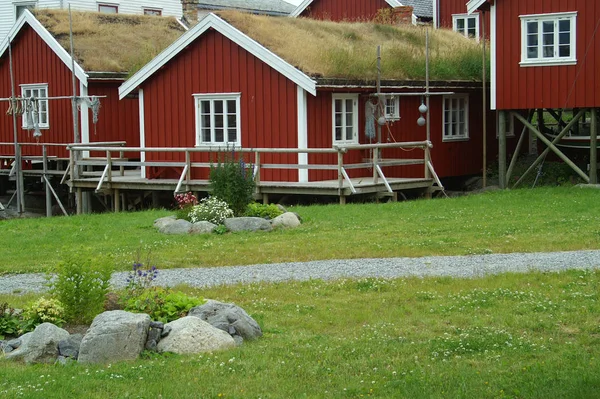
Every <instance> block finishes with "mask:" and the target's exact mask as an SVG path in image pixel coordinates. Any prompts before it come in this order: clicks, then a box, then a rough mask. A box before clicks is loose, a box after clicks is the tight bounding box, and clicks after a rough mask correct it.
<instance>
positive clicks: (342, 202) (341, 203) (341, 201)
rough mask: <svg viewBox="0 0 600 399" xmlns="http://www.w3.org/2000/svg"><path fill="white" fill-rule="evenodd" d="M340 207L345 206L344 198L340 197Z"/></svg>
mask: <svg viewBox="0 0 600 399" xmlns="http://www.w3.org/2000/svg"><path fill="white" fill-rule="evenodd" d="M340 205H346V196H345V195H340Z"/></svg>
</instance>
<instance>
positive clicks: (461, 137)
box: [442, 94, 469, 141]
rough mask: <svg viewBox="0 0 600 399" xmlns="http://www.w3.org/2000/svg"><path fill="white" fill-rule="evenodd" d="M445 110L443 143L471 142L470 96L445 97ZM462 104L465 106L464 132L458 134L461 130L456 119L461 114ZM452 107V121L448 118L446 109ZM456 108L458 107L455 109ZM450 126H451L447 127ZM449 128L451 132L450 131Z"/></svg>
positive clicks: (450, 114) (443, 112)
mask: <svg viewBox="0 0 600 399" xmlns="http://www.w3.org/2000/svg"><path fill="white" fill-rule="evenodd" d="M443 102H444V103H443V110H442V141H466V140H469V95H468V94H454V95H451V96H444V98H443ZM461 102H462V104H463V106H464V128H463V131H462V132H460V131H459V132H456V133H455V130H457V129H459V125H458V123H459V122H458V121H456V117H457V116H459V114H460V107H461ZM448 105H450V112H449V116H450V120H447V118H446V109H447V106H448ZM455 106H456V107H457V108H456V109H455ZM447 124H449V125H447ZM448 128H450V130H449V131H448Z"/></svg>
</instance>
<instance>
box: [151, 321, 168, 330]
mask: <svg viewBox="0 0 600 399" xmlns="http://www.w3.org/2000/svg"><path fill="white" fill-rule="evenodd" d="M150 328H160V329H161V330H162V329H163V328H165V323H163V322H162V321H154V320H152V321H151V322H150Z"/></svg>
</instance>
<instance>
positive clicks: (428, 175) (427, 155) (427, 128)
mask: <svg viewBox="0 0 600 399" xmlns="http://www.w3.org/2000/svg"><path fill="white" fill-rule="evenodd" d="M429 100H430V96H429V29H425V105H426V106H427V112H426V113H425V139H426V140H427V141H429V142H430V141H431V108H430V106H431V104H430V101H429ZM428 148H429V147H428ZM427 162H431V154H430V152H429V151H425V178H426V179H430V178H431V173H430V172H429V168H428V167H427Z"/></svg>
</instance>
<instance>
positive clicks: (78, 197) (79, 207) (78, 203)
mask: <svg viewBox="0 0 600 399" xmlns="http://www.w3.org/2000/svg"><path fill="white" fill-rule="evenodd" d="M82 198H83V195H82V192H81V188H77V191H76V194H75V203H76V206H77V214H78V215H81V214H82V213H83V206H82V201H81V200H82Z"/></svg>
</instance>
